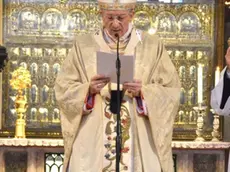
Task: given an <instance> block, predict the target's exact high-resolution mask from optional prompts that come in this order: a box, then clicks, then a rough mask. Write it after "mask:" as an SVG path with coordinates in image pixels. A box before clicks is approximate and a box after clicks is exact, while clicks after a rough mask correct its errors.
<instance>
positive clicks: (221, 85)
mask: <svg viewBox="0 0 230 172" xmlns="http://www.w3.org/2000/svg"><path fill="white" fill-rule="evenodd" d="M229 42H230V39H229ZM229 45H230V44H229ZM225 60H226V64H227V66H226V67H225V68H224V69H223V71H222V72H221V76H220V80H219V82H218V84H217V85H216V87H215V88H214V89H213V90H212V94H211V106H212V108H213V110H214V111H215V112H216V113H217V114H218V115H224V116H229V115H230V97H229V96H230V89H229V88H230V47H229V48H228V50H227V53H226V55H225Z"/></svg>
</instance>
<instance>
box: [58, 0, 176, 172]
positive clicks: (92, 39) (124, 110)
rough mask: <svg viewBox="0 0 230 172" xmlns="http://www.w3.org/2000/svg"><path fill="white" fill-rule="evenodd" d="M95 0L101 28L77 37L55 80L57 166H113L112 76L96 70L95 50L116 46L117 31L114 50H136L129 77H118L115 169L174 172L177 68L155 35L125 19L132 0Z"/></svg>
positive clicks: (88, 170)
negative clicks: (60, 156)
mask: <svg viewBox="0 0 230 172" xmlns="http://www.w3.org/2000/svg"><path fill="white" fill-rule="evenodd" d="M98 4H99V8H100V15H101V17H102V22H103V27H102V29H101V30H100V31H98V32H97V33H95V34H86V35H81V36H77V37H76V40H75V42H74V45H73V47H72V49H71V51H70V52H69V54H68V56H67V58H66V59H65V60H64V62H63V64H62V68H61V71H60V73H59V74H58V76H57V79H56V83H55V94H56V99H57V102H58V104H59V108H60V114H61V127H62V134H63V139H64V150H65V153H64V154H65V158H64V165H63V171H64V172H66V171H68V172H101V171H103V172H113V171H116V163H115V162H116V150H115V147H116V145H115V140H116V114H114V113H112V112H111V109H110V102H111V99H112V97H111V83H110V78H109V77H106V76H103V75H101V74H97V72H96V71H97V70H96V66H97V60H96V52H97V51H104V52H109V53H116V47H117V37H116V36H117V34H118V36H119V37H120V47H119V52H120V53H121V54H124V55H133V56H135V74H134V79H133V80H132V81H127V82H125V83H123V85H122V93H123V99H122V104H121V127H122V150H121V160H120V171H121V172H162V171H163V172H173V171H174V169H173V159H172V148H171V143H172V133H173V124H174V118H175V115H176V114H177V112H178V107H179V97H180V79H179V77H178V73H177V71H176V69H175V67H174V65H173V63H172V61H171V60H170V58H169V55H168V53H167V51H166V50H165V47H164V45H163V43H162V41H161V40H160V39H159V38H158V37H157V36H156V35H153V36H152V35H149V34H147V33H145V32H141V31H139V30H136V29H135V28H134V27H133V26H132V24H131V21H132V19H133V16H134V8H135V5H136V1H135V0H116V1H113V0H99V1H98ZM114 67H115V66H114ZM130 67H131V66H130Z"/></svg>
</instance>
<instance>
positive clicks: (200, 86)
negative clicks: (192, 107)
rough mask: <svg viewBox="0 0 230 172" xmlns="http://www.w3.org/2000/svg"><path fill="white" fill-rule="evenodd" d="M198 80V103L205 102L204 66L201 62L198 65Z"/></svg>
mask: <svg viewBox="0 0 230 172" xmlns="http://www.w3.org/2000/svg"><path fill="white" fill-rule="evenodd" d="M197 80H198V81H197V94H198V104H201V103H202V102H203V66H202V65H201V64H199V65H198V72H197Z"/></svg>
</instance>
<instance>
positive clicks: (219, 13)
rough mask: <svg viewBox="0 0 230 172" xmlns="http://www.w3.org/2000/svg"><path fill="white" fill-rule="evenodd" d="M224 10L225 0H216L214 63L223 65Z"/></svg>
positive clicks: (221, 66)
mask: <svg viewBox="0 0 230 172" xmlns="http://www.w3.org/2000/svg"><path fill="white" fill-rule="evenodd" d="M224 11H225V0H218V3H217V8H216V13H215V14H216V31H217V32H216V34H217V35H216V65H217V66H219V67H220V68H221V69H223V67H224V55H225V52H224Z"/></svg>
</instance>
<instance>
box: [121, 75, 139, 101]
mask: <svg viewBox="0 0 230 172" xmlns="http://www.w3.org/2000/svg"><path fill="white" fill-rule="evenodd" d="M141 88H142V82H141V80H137V79H135V80H134V81H133V82H126V83H124V84H123V89H124V90H127V91H128V92H130V93H132V94H133V96H134V97H138V96H140V93H141Z"/></svg>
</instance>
